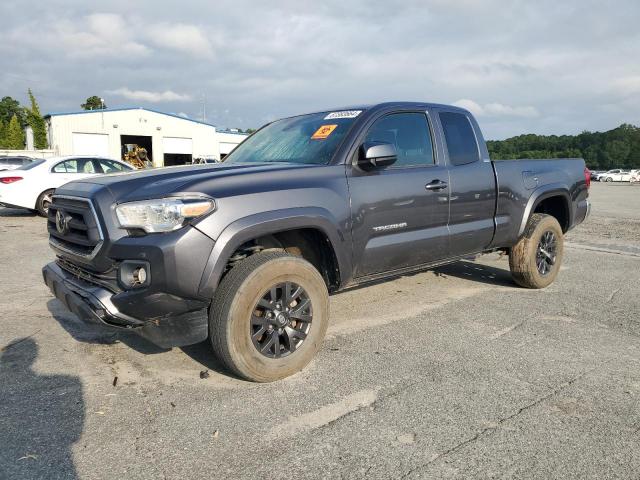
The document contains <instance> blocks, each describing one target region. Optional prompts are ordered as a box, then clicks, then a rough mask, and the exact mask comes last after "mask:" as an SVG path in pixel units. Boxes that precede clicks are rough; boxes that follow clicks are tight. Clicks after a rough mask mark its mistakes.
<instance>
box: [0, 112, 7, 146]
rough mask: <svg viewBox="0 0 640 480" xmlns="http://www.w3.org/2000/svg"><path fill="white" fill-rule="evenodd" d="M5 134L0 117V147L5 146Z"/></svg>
mask: <svg viewBox="0 0 640 480" xmlns="http://www.w3.org/2000/svg"><path fill="white" fill-rule="evenodd" d="M5 135H6V128H5V125H4V122H3V121H2V119H0V148H7V147H6V146H5Z"/></svg>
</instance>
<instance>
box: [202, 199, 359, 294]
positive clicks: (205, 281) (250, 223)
mask: <svg viewBox="0 0 640 480" xmlns="http://www.w3.org/2000/svg"><path fill="white" fill-rule="evenodd" d="M336 225H338V222H337V220H335V218H334V217H333V215H332V214H331V213H330V212H329V211H328V210H326V209H324V208H320V207H298V208H286V209H281V210H272V211H269V212H262V213H257V214H254V215H249V216H247V217H243V218H241V219H239V220H236V221H234V222H232V223H231V224H229V225H228V226H227V227H226V228H225V229H224V230H223V231H222V233H221V234H220V235H219V236H218V239H217V240H216V242H215V244H214V246H213V249H212V250H211V253H210V254H209V258H208V260H207V263H206V266H205V269H204V272H203V274H202V278H201V280H200V285H199V287H198V294H199V295H201V296H203V297H206V298H213V295H214V293H215V290H216V288H217V287H218V283H219V282H220V278H221V277H222V274H223V273H224V269H225V267H226V265H227V261H228V260H229V258H230V257H231V255H232V254H233V252H235V251H236V250H237V249H238V247H240V246H241V245H242V244H243V243H246V242H248V241H249V240H251V239H253V238H256V237H261V236H264V235H269V234H273V233H278V232H284V231H287V230H295V229H300V228H315V229H317V230H320V231H321V232H322V233H324V234H325V235H326V237H327V238H328V239H329V242H330V243H331V248H332V249H333V252H334V254H335V257H336V260H337V263H338V269H339V274H340V283H341V284H344V283H345V282H346V279H347V278H348V276H349V274H350V272H351V255H350V249H349V248H347V245H346V243H345V238H344V235H343V234H342V233H341V232H340V231H339V230H338V229H337V228H336Z"/></svg>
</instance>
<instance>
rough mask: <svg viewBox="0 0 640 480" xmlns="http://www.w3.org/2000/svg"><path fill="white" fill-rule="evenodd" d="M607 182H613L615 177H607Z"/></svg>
mask: <svg viewBox="0 0 640 480" xmlns="http://www.w3.org/2000/svg"><path fill="white" fill-rule="evenodd" d="M605 182H613V178H611V177H607V178H606V179H605Z"/></svg>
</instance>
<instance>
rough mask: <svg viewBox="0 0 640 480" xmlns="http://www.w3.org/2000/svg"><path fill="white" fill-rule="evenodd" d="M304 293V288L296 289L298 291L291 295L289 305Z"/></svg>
mask: <svg viewBox="0 0 640 480" xmlns="http://www.w3.org/2000/svg"><path fill="white" fill-rule="evenodd" d="M302 292H303V290H302V287H298V288H296V291H295V292H293V293H292V294H291V300H290V302H289V303H291V302H292V301H293V300H295V299H296V298H298V297H299V296H300V294H301V293H302Z"/></svg>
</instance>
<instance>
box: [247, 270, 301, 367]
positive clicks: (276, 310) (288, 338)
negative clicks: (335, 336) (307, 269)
mask: <svg viewBox="0 0 640 480" xmlns="http://www.w3.org/2000/svg"><path fill="white" fill-rule="evenodd" d="M312 318H313V309H312V305H311V299H310V298H309V295H308V294H307V292H306V291H305V290H304V288H302V287H301V286H300V285H298V284H296V283H293V282H284V283H279V284H277V285H274V286H272V287H271V288H270V289H269V290H268V291H267V292H265V293H264V295H263V296H262V298H261V299H260V300H259V301H258V303H257V304H256V306H255V307H254V309H253V313H252V315H251V325H250V329H251V331H250V335H251V341H252V342H253V345H254V347H256V349H257V350H258V351H259V352H260V353H261V354H262V355H264V356H266V357H269V358H280V357H286V356H287V355H291V354H292V353H293V352H295V351H296V350H297V349H298V348H300V346H301V345H302V344H303V343H304V341H305V339H306V338H307V335H308V334H309V330H310V328H311V320H312Z"/></svg>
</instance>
